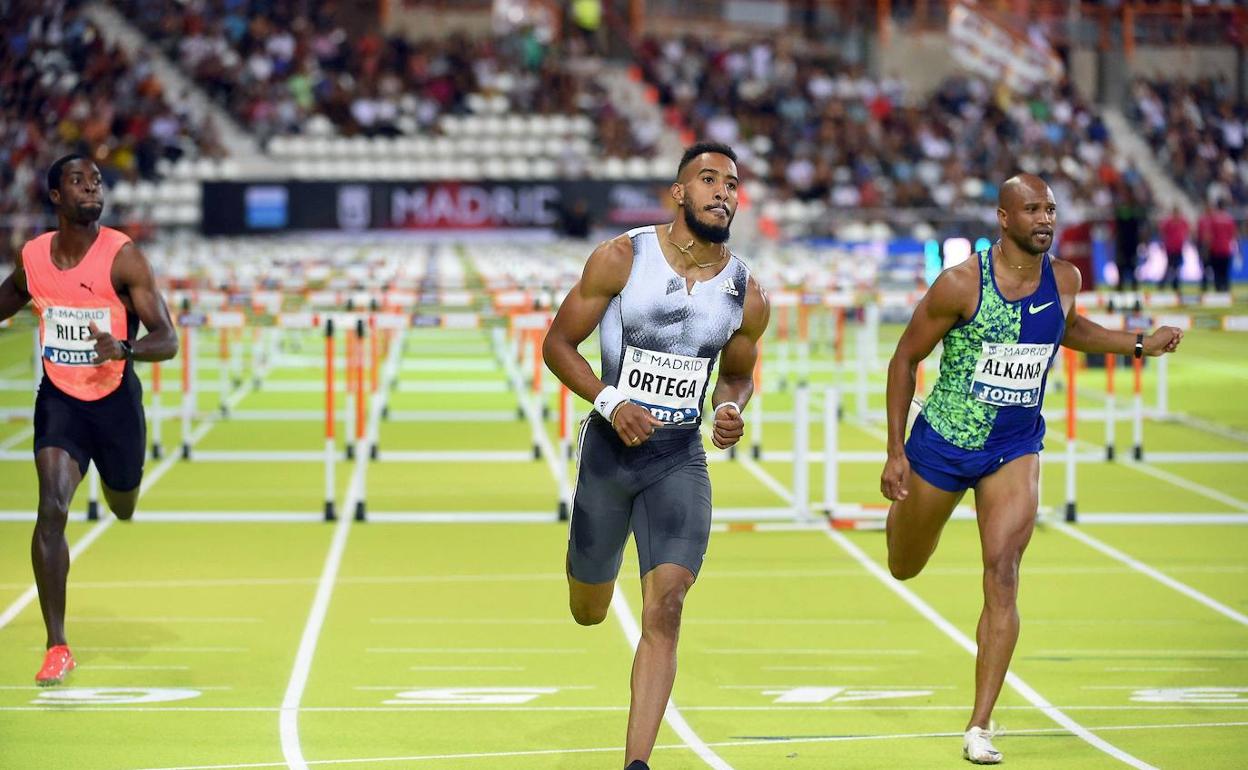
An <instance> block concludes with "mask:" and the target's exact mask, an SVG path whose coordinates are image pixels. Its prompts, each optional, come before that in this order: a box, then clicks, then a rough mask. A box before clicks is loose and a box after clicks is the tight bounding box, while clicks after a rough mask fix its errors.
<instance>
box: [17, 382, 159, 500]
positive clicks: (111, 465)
mask: <svg viewBox="0 0 1248 770" xmlns="http://www.w3.org/2000/svg"><path fill="white" fill-rule="evenodd" d="M44 447H59V448H60V449H64V450H65V451H66V452H68V453H69V456H70V457H72V458H74V460H75V461H76V462H77V463H78V470H79V471H80V472H82V473H83V474H84V475H85V474H86V472H87V464H88V463H89V462H90V461H92V460H94V461H95V467H96V468H98V469H99V471H100V481H102V482H103V483H104V485H105V486H107V487H108V488H109V489H112V490H114V491H116V492H128V491H130V490H131V489H134V488H135V487H137V486H138V485H139V482H140V481H142V480H143V460H144V458H145V457H146V454H147V420H146V418H145V417H144V415H143V386H142V385H141V384H140V383H139V378H138V377H137V376H135V374H134V371H133V369H131V368H130V367H128V366H127V367H126V373H125V375H124V376H123V377H122V379H121V384H120V385H118V386H117V389H116V390H114V391H113V392H112V393H109V394H108V395H107V396H105V397H104V398H101V399H99V400H98V401H83V400H81V399H77V398H74V397H73V396H70V395H67V394H66V393H65V392H63V391H62V390H61V389H60V388H58V387H56V386H55V385H53V384H52V381H51V380H49V379H48V378H47V377H46V376H45V377H44V378H43V382H41V383H39V395H38V396H37V397H36V398H35V453H36V454H38V453H39V450H40V449H43V448H44Z"/></svg>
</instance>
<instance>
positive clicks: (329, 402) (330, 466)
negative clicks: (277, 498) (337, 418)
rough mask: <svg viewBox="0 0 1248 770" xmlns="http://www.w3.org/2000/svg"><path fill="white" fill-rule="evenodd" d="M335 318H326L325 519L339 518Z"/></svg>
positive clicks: (333, 519)
mask: <svg viewBox="0 0 1248 770" xmlns="http://www.w3.org/2000/svg"><path fill="white" fill-rule="evenodd" d="M335 368H336V367H335V365H334V319H333V318H326V319H325V521H335V520H337V518H338V517H337V515H336V514H335V512H334V491H335V490H334V461H335V460H336V459H337V452H336V451H335V443H336V439H335V438H334V369H335Z"/></svg>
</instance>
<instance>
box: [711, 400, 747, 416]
mask: <svg viewBox="0 0 1248 770" xmlns="http://www.w3.org/2000/svg"><path fill="white" fill-rule="evenodd" d="M726 406H730V407H732V408H733V409H736V410H737V414H741V407H740V406H739V405H738V404H737V402H736V401H725V402H724V403H722V404H720V405H719V406H717V407H715V414H719V410H720V409H723V408H724V407H726Z"/></svg>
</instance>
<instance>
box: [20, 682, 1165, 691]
mask: <svg viewBox="0 0 1248 770" xmlns="http://www.w3.org/2000/svg"><path fill="white" fill-rule="evenodd" d="M430 686H431V685H430V684H429V683H427V682H426V683H424V684H362V685H357V686H356V687H355V688H353V689H356V690H362V691H368V690H381V691H383V692H396V691H398V690H419V689H421V688H424V687H430ZM434 686H440V685H434ZM32 687H34V685H32ZM539 687H543V688H548V689H551V690H559V691H560V692H562V691H564V690H597V689H598V687H597V685H592V684H562V685H558V686H555V685H539ZM1139 689H1143V688H1139Z"/></svg>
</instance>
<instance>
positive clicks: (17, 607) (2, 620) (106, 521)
mask: <svg viewBox="0 0 1248 770" xmlns="http://www.w3.org/2000/svg"><path fill="white" fill-rule="evenodd" d="M170 459H172V458H170ZM157 470H160V469H159V468H157ZM152 475H155V473H153V474H152ZM115 521H116V519H115V518H113V517H112V516H109V515H106V516H105V517H104V518H103V519H101V520H100V521H99V523H98V524H96V525H95V526H94V527H92V528H91V529H89V530H87V533H86V534H85V535H83V536H82V537H81V538H79V539H78V542H76V543H74V545H73V547H72V548H70V549H69V563H70V564H73V563H74V560H75V559H77V558H78V557H79V556H81V555H82V552H83V551H85V550H87V549H88V548H90V547H91V544H92V543H94V542H95V541H96V540H98V539H99V538H100V535H102V534H104V533H105V532H107V531H108V528H109V527H111V526H113V523H114V522H115ZM38 596H39V589H38V587H37V586H36V585H34V584H31V585H29V586H27V588H26V590H25V591H23V592H22V594H21V596H19V597H17V599H15V600H14V601H13V603H12V604H10V605H9V606H8V607H7V608H5V610H4V612H0V628H4V627H5V626H7V625H8V624H9V623H11V622H13V619H14V618H16V617H17V616H18V615H20V614H21V612H22V610H24V609H26V607H27V605H29V604H30V603H31V602H33V601H34V600H35V599H36V598H37V597H38Z"/></svg>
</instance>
